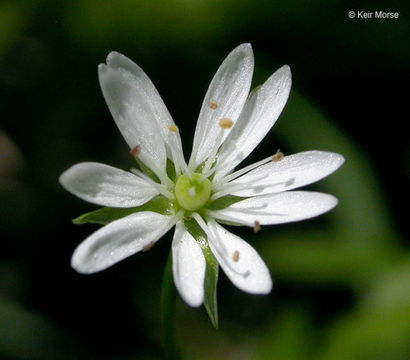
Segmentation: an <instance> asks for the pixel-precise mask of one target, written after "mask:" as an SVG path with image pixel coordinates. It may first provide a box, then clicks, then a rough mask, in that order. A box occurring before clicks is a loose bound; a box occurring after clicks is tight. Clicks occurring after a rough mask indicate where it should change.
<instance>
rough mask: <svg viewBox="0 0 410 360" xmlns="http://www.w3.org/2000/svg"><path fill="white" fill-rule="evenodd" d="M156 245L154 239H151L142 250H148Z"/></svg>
mask: <svg viewBox="0 0 410 360" xmlns="http://www.w3.org/2000/svg"><path fill="white" fill-rule="evenodd" d="M154 245H155V242H154V241H151V242H150V243H149V244H147V245H145V246H144V247H143V248H142V252H147V251H148V250H150V249H152V247H153V246H154Z"/></svg>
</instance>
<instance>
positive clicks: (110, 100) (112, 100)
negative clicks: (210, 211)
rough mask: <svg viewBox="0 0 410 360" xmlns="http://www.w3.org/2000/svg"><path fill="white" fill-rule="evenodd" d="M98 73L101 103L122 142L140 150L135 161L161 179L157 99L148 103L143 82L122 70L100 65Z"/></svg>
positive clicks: (162, 154) (163, 161)
mask: <svg viewBox="0 0 410 360" xmlns="http://www.w3.org/2000/svg"><path fill="white" fill-rule="evenodd" d="M98 72H99V79H100V84H101V89H102V91H103V94H104V98H105V101H106V102H107V104H108V107H109V108H110V111H111V114H112V116H113V118H114V120H115V122H116V124H117V126H118V128H119V129H120V131H121V133H122V135H123V136H124V139H125V141H126V142H127V143H128V145H129V147H130V148H131V149H133V148H134V147H135V146H140V153H139V155H138V157H139V158H140V159H141V160H142V161H143V162H144V163H145V165H147V166H148V167H149V168H151V170H153V171H154V172H155V173H156V174H157V175H158V176H159V177H161V175H162V174H164V173H165V171H166V149H165V143H164V140H163V138H162V136H161V131H160V129H159V126H158V123H157V121H156V117H160V116H164V115H163V113H162V112H161V111H160V108H157V107H156V105H157V102H158V101H161V100H160V98H159V97H158V98H155V97H154V98H153V99H149V98H148V96H147V94H146V90H145V88H146V84H145V81H144V80H145V79H141V78H137V77H135V76H134V75H133V74H131V73H130V72H128V71H126V70H122V69H116V68H112V67H110V66H107V65H105V64H100V65H99V67H98ZM158 99H159V100H158Z"/></svg>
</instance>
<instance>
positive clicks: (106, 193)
mask: <svg viewBox="0 0 410 360" xmlns="http://www.w3.org/2000/svg"><path fill="white" fill-rule="evenodd" d="M59 180H60V183H61V185H62V186H63V187H64V188H65V189H66V190H67V191H69V192H71V193H72V194H74V195H76V196H78V197H79V198H81V199H83V200H85V201H88V202H90V203H93V204H97V205H102V206H111V207H119V208H127V207H134V206H139V205H142V204H144V203H146V202H147V201H149V200H151V199H152V198H153V197H154V196H155V195H157V194H158V191H157V190H155V189H154V188H153V187H152V186H151V185H150V184H149V183H148V182H147V181H145V180H144V179H141V178H139V177H137V176H135V175H134V174H131V173H129V172H127V171H124V170H120V169H117V168H114V167H112V166H108V165H104V164H99V163H95V162H84V163H80V164H76V165H74V166H72V167H70V168H69V169H68V170H66V171H65V172H64V173H63V174H62V175H61V176H60V179H59Z"/></svg>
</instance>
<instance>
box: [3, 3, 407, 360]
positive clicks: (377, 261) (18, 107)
mask: <svg viewBox="0 0 410 360" xmlns="http://www.w3.org/2000/svg"><path fill="white" fill-rule="evenodd" d="M359 10H363V11H372V12H374V11H379V10H382V11H391V12H398V13H399V18H398V19H375V18H372V19H358V18H357V17H356V18H354V19H350V18H349V17H348V12H349V11H359ZM409 10H410V8H409V6H408V4H407V2H404V1H390V2H388V3H387V2H381V1H380V2H377V1H376V2H374V1H373V2H361V3H359V2H345V1H329V0H328V1H324V0H323V1H319V0H316V1H310V2H307V1H301V0H296V1H292V2H277V1H267V0H262V1H245V0H244V1H234V0H220V1H211V0H209V1H205V0H203V1H201V0H197V1H195V0H172V1H171V0H163V1H152V0H151V1H149V0H141V1H137V0H124V1H97V0H81V1H80V0H74V1H73V0H72V1H46V0H40V1H34V0H33V1H29V0H27V1H1V2H0V105H1V110H2V115H1V116H0V234H1V238H0V358H4V359H65V358H67V359H94V358H95V359H160V358H161V357H162V352H161V338H160V318H159V299H160V291H161V277H162V272H163V268H164V265H165V261H166V258H167V254H168V251H169V249H170V240H171V235H170V234H168V235H167V236H166V237H164V238H163V239H162V240H161V241H160V242H158V244H157V245H156V246H155V247H154V248H153V249H152V250H151V251H149V252H148V253H144V254H137V255H135V256H133V257H131V258H129V259H127V260H126V261H123V262H121V263H119V264H118V265H116V266H114V267H112V268H110V269H109V270H106V271H104V272H102V273H98V274H95V275H89V276H84V275H79V274H77V273H75V271H74V270H72V269H71V267H70V257H71V254H72V252H73V250H74V249H75V247H76V246H77V245H78V244H79V243H80V242H81V240H82V239H84V238H85V237H87V236H88V235H89V234H90V233H91V232H92V231H94V230H95V229H96V228H97V227H96V226H92V225H82V226H76V225H73V224H72V223H71V219H72V218H75V217H76V216H78V215H80V214H82V213H85V212H87V211H91V210H94V209H96V207H94V206H92V205H90V204H87V203H85V202H82V201H81V200H79V199H77V198H74V197H73V196H71V195H70V194H68V193H66V192H65V191H64V190H63V189H62V188H61V187H60V185H59V183H58V176H59V175H60V174H61V172H62V171H64V170H65V169H66V168H68V167H69V166H71V165H73V164H75V163H77V162H81V161H98V162H103V163H107V164H110V165H113V166H116V167H119V168H123V169H127V168H130V167H131V166H134V163H133V161H132V159H131V157H130V156H129V154H128V149H127V146H126V144H125V142H124V141H123V139H122V138H121V135H120V133H119V131H118V130H117V129H116V127H115V124H114V122H113V121H112V119H111V116H110V114H109V111H108V108H107V106H106V105H105V102H104V99H103V97H102V94H101V91H100V88H99V84H98V79H97V65H98V64H99V63H102V62H104V61H105V57H106V55H107V54H108V53H109V52H110V51H111V50H117V51H119V52H121V53H123V54H125V55H127V56H128V57H130V58H131V59H133V60H134V61H135V62H136V63H138V64H139V65H140V66H141V67H142V68H143V69H144V70H145V71H146V73H147V74H148V75H149V76H150V78H151V79H152V81H153V82H154V84H155V85H156V86H157V89H158V90H159V92H160V94H161V96H162V97H163V99H164V101H165V103H166V104H167V106H168V109H169V110H170V112H171V114H172V116H173V118H174V120H175V122H176V123H177V124H178V126H179V128H180V131H181V135H182V139H183V142H184V149H185V153H186V154H189V153H190V148H191V144H192V137H193V133H194V129H195V124H196V118H197V115H198V112H199V109H200V105H201V102H202V99H203V96H204V94H205V92H206V89H207V86H208V84H209V82H210V80H211V78H212V76H213V75H214V73H215V71H216V70H217V68H218V66H219V65H220V63H221V62H222V60H223V59H224V58H225V56H226V55H227V54H228V53H229V52H230V51H231V50H232V49H233V48H234V47H235V46H237V45H239V44H240V43H243V42H250V43H251V44H252V47H253V49H254V52H255V62H256V64H255V75H254V82H253V86H257V85H258V84H261V83H262V82H263V81H264V80H265V79H266V78H267V77H268V76H269V75H270V74H271V73H273V72H274V71H275V70H276V69H277V68H278V67H280V66H281V65H283V64H288V65H290V66H291V69H292V74H293V88H292V92H291V96H290V99H289V102H288V104H287V106H286V108H285V110H284V112H283V114H282V116H281V117H280V119H279V121H278V123H277V124H276V125H275V127H274V129H273V131H272V132H271V133H270V134H269V135H268V136H267V137H266V138H265V140H264V141H263V142H262V143H261V145H260V146H259V147H258V149H257V151H255V152H254V153H253V154H252V155H251V157H250V159H249V160H247V161H246V162H247V163H248V162H251V161H254V160H256V159H260V158H262V157H265V156H266V155H268V154H271V153H273V152H275V151H276V150H277V149H278V148H280V149H281V150H282V151H283V152H284V153H285V154H290V153H294V152H298V151H305V150H312V149H318V150H328V151H335V152H338V153H341V154H343V155H344V156H345V158H346V164H345V165H344V166H343V168H342V169H340V170H339V171H338V172H336V173H335V174H333V175H332V176H331V177H329V178H327V179H325V180H323V181H322V182H320V183H318V184H314V185H312V186H310V187H309V188H310V189H315V190H319V191H324V192H329V193H332V194H334V195H335V196H337V197H338V198H339V201H340V202H339V205H338V207H337V208H336V209H335V210H333V211H332V212H330V213H329V214H326V215H324V216H322V217H320V218H318V219H313V220H309V221H305V222H302V223H297V224H287V225H281V226H272V227H264V228H263V230H262V231H261V232H259V233H258V234H256V235H255V234H253V233H252V231H251V230H248V229H242V228H241V229H235V232H236V233H238V234H240V235H241V236H242V237H243V238H245V239H246V240H248V241H249V242H250V243H251V244H252V246H254V247H255V248H256V249H257V250H258V251H259V253H260V254H261V256H262V257H263V258H264V260H265V261H266V263H267V264H268V266H269V268H270V270H271V273H272V276H273V278H274V282H275V285H274V289H273V291H272V293H271V294H270V295H269V296H251V295H248V294H245V293H242V292H240V291H239V290H237V289H236V288H234V287H233V285H232V284H230V283H229V281H228V280H227V279H226V278H225V275H224V274H222V273H221V276H220V283H219V294H218V299H219V308H220V311H219V313H220V329H219V330H218V331H215V330H214V329H213V328H212V327H211V325H210V322H209V320H208V319H207V316H206V313H205V311H204V309H203V308H201V309H191V308H189V307H187V306H186V305H185V304H184V303H183V302H182V301H181V300H180V299H179V298H178V299H177V303H176V305H177V317H176V324H177V332H176V334H177V339H178V343H179V346H180V349H181V353H182V356H183V358H184V359H219V358H221V359H222V358H223V359H278V360H282V359H298V360H299V359H323V360H327V359H329V360H338V359H372V360H378V359H394V360H395V359H403V360H404V359H407V358H408V355H409V353H408V351H409V349H408V344H407V340H408V335H409V329H410V308H409V302H408V299H409V297H410V290H409V287H408V279H409V275H410V261H409V252H408V247H407V244H406V242H405V240H404V239H406V237H408V235H409V232H408V227H407V226H406V225H407V222H408V210H407V209H406V207H405V204H406V203H407V201H408V192H407V191H406V190H407V185H408V180H409V172H410V164H409V161H408V158H409V155H410V148H409V142H408V132H407V129H406V128H407V126H406V125H407V123H408V114H407V111H406V110H407V104H408V96H409V90H408V87H409V85H408V81H409V78H410V76H409V75H410V74H409V69H410V67H409V64H410V49H409V38H410V21H409V15H410V12H409Z"/></svg>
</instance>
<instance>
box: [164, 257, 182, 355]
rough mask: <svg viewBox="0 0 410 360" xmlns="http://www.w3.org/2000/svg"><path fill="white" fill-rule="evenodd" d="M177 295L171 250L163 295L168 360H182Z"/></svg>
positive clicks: (165, 349) (165, 344)
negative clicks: (177, 339) (177, 324)
mask: <svg viewBox="0 0 410 360" xmlns="http://www.w3.org/2000/svg"><path fill="white" fill-rule="evenodd" d="M175 293H176V292H175V287H174V281H173V279H172V250H170V252H169V256H168V260H167V264H166V265H165V270H164V275H163V278H162V293H161V320H162V324H161V325H162V341H163V346H164V353H165V359H167V360H178V359H180V355H179V352H178V349H177V347H176V342H175V322H174V320H175Z"/></svg>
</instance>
